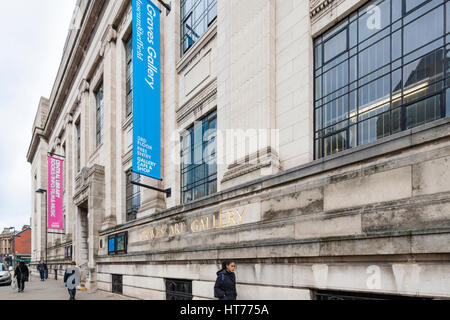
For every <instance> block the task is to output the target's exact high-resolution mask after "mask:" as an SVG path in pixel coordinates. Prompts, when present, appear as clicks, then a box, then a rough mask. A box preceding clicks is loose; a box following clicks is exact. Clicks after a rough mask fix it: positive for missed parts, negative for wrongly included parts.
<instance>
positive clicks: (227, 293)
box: [214, 260, 237, 300]
mask: <svg viewBox="0 0 450 320" xmlns="http://www.w3.org/2000/svg"><path fill="white" fill-rule="evenodd" d="M235 268H236V262H235V261H234V260H226V261H224V262H223V263H222V269H221V270H219V271H218V272H217V280H216V284H215V286H214V297H216V298H219V300H236V298H237V292H236V276H235V274H234V269H235Z"/></svg>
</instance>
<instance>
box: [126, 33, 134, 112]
mask: <svg viewBox="0 0 450 320" xmlns="http://www.w3.org/2000/svg"><path fill="white" fill-rule="evenodd" d="M125 49H126V58H125V59H126V69H127V70H126V91H125V97H126V117H129V116H130V115H131V114H132V113H133V38H132V37H130V39H129V40H128V41H127V42H126V44H125Z"/></svg>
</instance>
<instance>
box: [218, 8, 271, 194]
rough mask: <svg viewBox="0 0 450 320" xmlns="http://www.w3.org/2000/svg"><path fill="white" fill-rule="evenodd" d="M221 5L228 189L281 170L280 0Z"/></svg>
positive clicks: (223, 154)
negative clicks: (278, 104) (278, 98)
mask: <svg viewBox="0 0 450 320" xmlns="http://www.w3.org/2000/svg"><path fill="white" fill-rule="evenodd" d="M217 9H218V14H217V19H218V24H217V52H218V57H217V60H218V66H217V68H218V72H217V73H218V75H219V76H218V81H217V100H218V101H217V102H218V118H219V119H220V121H218V131H219V132H218V133H219V134H220V135H221V136H222V139H219V140H218V142H219V144H218V155H217V161H218V181H219V182H220V185H219V186H218V187H219V190H223V189H225V188H228V187H232V186H234V185H237V184H240V183H244V182H246V181H249V180H251V179H254V178H255V177H260V176H262V175H266V174H274V173H277V172H278V171H279V169H280V168H279V161H278V159H277V158H278V150H277V149H278V143H277V135H276V132H277V123H276V118H277V117H276V87H275V83H276V14H275V13H276V1H275V0H265V1H260V0H249V1H245V4H243V3H242V1H238V0H230V1H222V2H220V1H219V2H218V8H217ZM231 22H232V23H231ZM243 74H245V76H243ZM242 110H246V111H247V112H245V113H243V112H242ZM219 138H220V137H219ZM220 141H222V142H223V143H224V144H220ZM239 164H243V166H239ZM241 168H242V170H241V172H240V173H239V172H237V170H238V171H239V170H240V169H241ZM230 171H232V172H230ZM237 177H239V179H236V178H237ZM223 178H225V179H223Z"/></svg>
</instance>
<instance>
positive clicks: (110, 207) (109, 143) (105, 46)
mask: <svg viewBox="0 0 450 320" xmlns="http://www.w3.org/2000/svg"><path fill="white" fill-rule="evenodd" d="M116 38H117V32H116V30H114V28H113V27H112V26H111V25H110V26H108V27H107V29H106V31H105V33H104V35H103V37H102V47H101V50H100V55H101V56H102V57H103V68H104V70H103V88H104V92H103V99H104V108H105V111H104V117H105V118H104V127H103V130H104V140H103V141H104V146H103V148H104V153H105V154H106V157H105V217H104V222H103V226H102V228H109V227H112V226H115V225H116V224H117V216H116V206H117V204H116V184H117V176H116V175H117V174H116V158H117V157H118V156H119V155H120V152H117V132H116V116H117V114H119V115H120V112H117V110H116V109H117V108H116V82H115V79H116Z"/></svg>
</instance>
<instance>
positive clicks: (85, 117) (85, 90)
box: [74, 79, 90, 171]
mask: <svg viewBox="0 0 450 320" xmlns="http://www.w3.org/2000/svg"><path fill="white" fill-rule="evenodd" d="M89 88H90V85H89V82H88V81H87V80H86V79H83V80H82V81H81V84H80V87H79V88H78V98H77V101H78V103H79V105H80V110H81V116H80V120H81V154H80V168H79V169H80V170H81V169H82V168H83V167H85V166H86V165H87V163H88V158H89ZM74 131H75V134H76V130H74ZM75 140H76V139H75ZM74 142H75V143H74V147H75V148H76V141H74ZM75 155H76V153H75ZM75 165H76V163H75ZM75 171H77V168H75Z"/></svg>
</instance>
